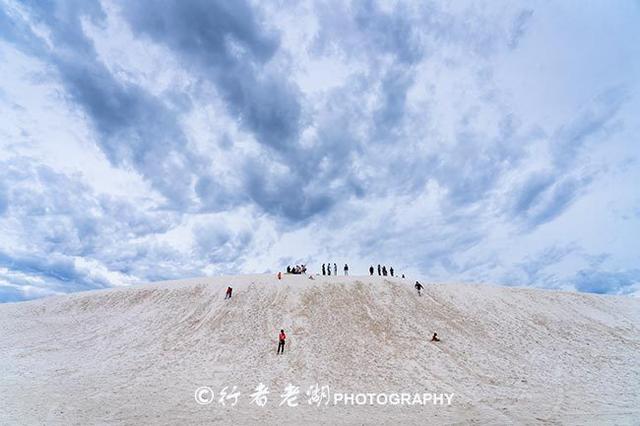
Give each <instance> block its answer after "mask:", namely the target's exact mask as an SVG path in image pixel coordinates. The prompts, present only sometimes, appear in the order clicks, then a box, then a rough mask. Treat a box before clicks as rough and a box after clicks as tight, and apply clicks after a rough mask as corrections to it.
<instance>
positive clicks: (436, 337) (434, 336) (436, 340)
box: [431, 333, 440, 342]
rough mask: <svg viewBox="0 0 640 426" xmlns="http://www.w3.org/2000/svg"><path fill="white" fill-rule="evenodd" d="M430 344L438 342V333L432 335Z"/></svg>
mask: <svg viewBox="0 0 640 426" xmlns="http://www.w3.org/2000/svg"><path fill="white" fill-rule="evenodd" d="M431 341H432V342H439V341H440V339H439V338H438V333H433V337H432V338H431Z"/></svg>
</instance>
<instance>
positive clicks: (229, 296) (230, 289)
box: [224, 287, 233, 299]
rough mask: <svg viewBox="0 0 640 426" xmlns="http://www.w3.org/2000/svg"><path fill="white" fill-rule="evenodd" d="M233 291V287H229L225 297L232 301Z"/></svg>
mask: <svg viewBox="0 0 640 426" xmlns="http://www.w3.org/2000/svg"><path fill="white" fill-rule="evenodd" d="M232 292H233V289H232V288H231V287H227V294H226V295H225V296H224V298H225V299H231V293H232Z"/></svg>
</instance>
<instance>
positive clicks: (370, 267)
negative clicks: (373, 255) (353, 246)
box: [369, 265, 373, 276]
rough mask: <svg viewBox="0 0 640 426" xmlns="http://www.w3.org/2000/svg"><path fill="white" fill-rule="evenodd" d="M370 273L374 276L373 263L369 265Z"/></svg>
mask: <svg viewBox="0 0 640 426" xmlns="http://www.w3.org/2000/svg"><path fill="white" fill-rule="evenodd" d="M369 275H371V276H373V265H371V266H369Z"/></svg>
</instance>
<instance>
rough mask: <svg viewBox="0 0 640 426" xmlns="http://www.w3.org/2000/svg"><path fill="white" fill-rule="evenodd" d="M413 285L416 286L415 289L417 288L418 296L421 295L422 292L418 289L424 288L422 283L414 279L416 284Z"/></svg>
mask: <svg viewBox="0 0 640 426" xmlns="http://www.w3.org/2000/svg"><path fill="white" fill-rule="evenodd" d="M414 287H415V288H416V290H418V296H422V294H421V293H420V291H421V290H422V289H423V288H424V287H423V286H422V284H420V283H419V282H418V281H416V285H414Z"/></svg>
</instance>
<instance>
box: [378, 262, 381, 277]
mask: <svg viewBox="0 0 640 426" xmlns="http://www.w3.org/2000/svg"><path fill="white" fill-rule="evenodd" d="M378 275H382V272H381V270H380V264H379V263H378Z"/></svg>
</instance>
